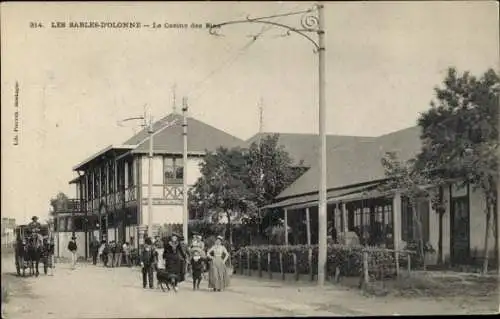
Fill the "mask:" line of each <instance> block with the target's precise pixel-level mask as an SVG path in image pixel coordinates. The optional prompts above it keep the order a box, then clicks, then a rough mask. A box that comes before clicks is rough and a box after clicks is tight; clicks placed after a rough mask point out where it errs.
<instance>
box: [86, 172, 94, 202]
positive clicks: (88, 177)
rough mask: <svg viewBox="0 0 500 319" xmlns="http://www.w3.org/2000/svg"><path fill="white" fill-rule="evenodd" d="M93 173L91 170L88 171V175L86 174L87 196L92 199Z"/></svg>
mask: <svg viewBox="0 0 500 319" xmlns="http://www.w3.org/2000/svg"><path fill="white" fill-rule="evenodd" d="M93 178H94V175H93V174H92V172H91V171H90V172H89V175H88V176H87V180H88V183H89V188H88V196H89V199H94V182H93Z"/></svg>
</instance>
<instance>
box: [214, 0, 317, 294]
mask: <svg viewBox="0 0 500 319" xmlns="http://www.w3.org/2000/svg"><path fill="white" fill-rule="evenodd" d="M323 8H324V6H323V4H322V3H321V2H318V4H316V5H315V6H314V7H313V8H311V9H308V10H303V11H298V12H291V13H285V14H280V15H273V16H267V17H261V18H250V17H247V18H246V19H244V20H235V21H228V22H223V23H218V24H214V25H212V26H211V28H210V34H212V35H218V34H217V31H218V30H220V29H221V27H222V26H225V25H231V24H242V23H260V24H267V25H271V26H274V27H279V28H282V29H285V30H286V31H287V34H290V33H292V32H293V33H296V34H298V35H301V36H302V37H304V38H306V39H307V40H308V41H310V42H311V43H312V44H313V45H314V48H315V52H316V53H318V58H319V59H318V79H319V83H318V85H319V140H320V160H319V166H320V179H319V205H318V230H319V236H318V238H319V240H318V246H319V247H318V248H319V249H318V285H319V286H322V285H324V282H325V270H326V255H327V254H326V248H327V215H326V207H327V204H326V98H325V69H326V64H325V43H324V37H325V30H324V23H325V21H324V16H323ZM292 15H302V18H301V20H300V27H293V26H289V25H286V24H282V23H278V22H274V21H269V20H270V19H273V18H277V17H284V16H292ZM308 33H316V34H317V36H318V38H317V41H316V40H314V39H313V38H311V37H310V36H309V35H308Z"/></svg>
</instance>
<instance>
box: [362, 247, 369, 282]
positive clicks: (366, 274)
mask: <svg viewBox="0 0 500 319" xmlns="http://www.w3.org/2000/svg"><path fill="white" fill-rule="evenodd" d="M369 276H370V274H369V272H368V252H367V251H363V277H364V282H365V284H367V283H368V282H369V280H370V277H369Z"/></svg>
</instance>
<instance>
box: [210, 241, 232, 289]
mask: <svg viewBox="0 0 500 319" xmlns="http://www.w3.org/2000/svg"><path fill="white" fill-rule="evenodd" d="M222 240H223V238H222V236H217V239H216V240H215V244H214V245H213V246H212V247H211V248H210V249H209V250H208V251H207V258H208V259H210V261H211V262H210V270H209V272H208V288H212V289H213V291H221V290H223V289H225V288H226V287H227V286H229V273H228V270H227V267H226V262H227V260H228V259H229V258H230V255H229V252H228V251H227V249H226V247H224V245H222Z"/></svg>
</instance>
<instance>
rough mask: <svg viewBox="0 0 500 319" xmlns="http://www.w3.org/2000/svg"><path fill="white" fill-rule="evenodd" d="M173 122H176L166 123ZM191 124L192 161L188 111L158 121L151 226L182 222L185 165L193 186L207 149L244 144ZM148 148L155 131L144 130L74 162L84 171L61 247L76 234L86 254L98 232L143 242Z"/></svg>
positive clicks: (61, 220)
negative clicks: (140, 238) (185, 126)
mask: <svg viewBox="0 0 500 319" xmlns="http://www.w3.org/2000/svg"><path fill="white" fill-rule="evenodd" d="M173 121H175V123H176V124H174V125H166V123H172V122H173ZM187 123H188V143H187V144H188V145H187V149H188V160H187V163H183V157H182V153H183V135H182V115H180V114H177V113H171V114H169V115H167V116H166V117H165V118H163V119H161V120H159V121H157V122H156V123H154V125H153V159H152V169H153V181H152V197H153V211H152V214H151V218H152V220H151V225H158V226H160V225H164V224H178V223H182V212H183V206H182V204H183V196H184V194H183V192H182V190H183V187H182V186H183V185H182V184H183V173H184V167H186V173H187V181H188V187H191V186H192V185H193V184H194V183H195V182H196V180H197V179H198V178H199V177H200V167H199V165H200V163H201V161H202V160H203V157H204V156H205V154H206V152H210V151H214V150H215V149H217V148H218V147H220V146H223V147H227V148H231V147H235V146H240V145H241V144H242V143H243V141H242V140H240V139H238V138H237V137H234V136H232V135H230V134H228V133H225V132H223V131H221V130H219V129H217V128H215V127H213V126H210V125H208V124H205V123H203V122H201V121H199V120H197V119H195V118H193V117H188V118H187ZM148 152H149V133H148V131H147V129H143V130H142V131H140V132H139V133H137V134H136V135H134V136H132V137H130V138H129V139H128V140H127V141H125V142H124V143H123V144H121V145H110V146H108V147H106V148H104V149H102V150H100V151H98V152H96V153H95V154H93V155H92V156H90V157H88V158H87V159H85V160H83V161H81V162H80V163H78V164H77V165H75V166H74V167H73V171H74V172H76V173H77V174H78V176H77V177H75V178H74V179H73V180H71V181H70V184H73V185H75V187H76V190H77V198H75V199H71V200H70V202H71V205H69V209H66V210H65V211H64V212H62V211H61V212H60V213H59V214H56V216H57V217H56V222H55V224H56V232H58V233H59V235H60V236H58V237H59V239H58V240H57V241H58V243H57V244H58V246H59V247H61V248H65V247H66V246H67V241H68V240H69V239H70V238H71V235H72V234H76V237H77V243H78V245H79V246H80V247H82V250H81V252H80V253H81V254H82V255H83V254H85V256H88V246H89V243H90V241H91V239H92V236H95V237H96V238H97V239H101V240H107V241H111V240H119V241H121V242H123V241H129V242H130V243H131V244H132V245H133V246H135V247H137V246H138V240H137V239H138V225H144V224H149V222H150V221H149V220H148V218H149V216H150V215H149V212H148V169H149V167H148V162H149V161H148ZM83 248H84V251H83ZM79 250H80V249H79Z"/></svg>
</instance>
